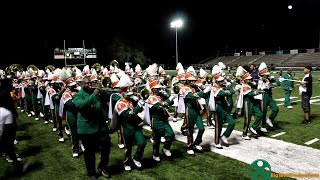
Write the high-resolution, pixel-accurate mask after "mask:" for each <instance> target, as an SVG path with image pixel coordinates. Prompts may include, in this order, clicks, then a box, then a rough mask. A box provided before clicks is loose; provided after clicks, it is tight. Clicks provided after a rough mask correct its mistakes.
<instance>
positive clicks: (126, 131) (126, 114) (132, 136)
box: [115, 74, 146, 171]
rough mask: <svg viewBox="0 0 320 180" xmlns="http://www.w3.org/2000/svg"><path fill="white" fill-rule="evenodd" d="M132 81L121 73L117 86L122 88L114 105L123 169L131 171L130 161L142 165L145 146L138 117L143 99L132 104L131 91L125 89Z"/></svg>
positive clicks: (137, 165) (140, 121) (141, 124)
mask: <svg viewBox="0 0 320 180" xmlns="http://www.w3.org/2000/svg"><path fill="white" fill-rule="evenodd" d="M132 85H133V83H132V82H131V80H130V77H129V76H128V75H126V74H124V75H122V76H121V78H120V80H119V83H118V85H117V87H119V88H121V89H122V97H123V98H121V99H119V100H118V101H117V103H116V105H115V110H116V112H117V115H118V118H117V121H120V123H121V128H122V129H123V137H124V143H125V148H126V150H125V160H124V162H123V163H124V169H125V170H126V171H131V165H130V164H131V163H132V161H133V163H134V165H135V166H136V167H137V168H138V169H140V168H141V167H142V164H141V158H142V156H143V152H144V148H145V147H146V140H145V138H144V135H143V132H142V126H143V124H144V123H143V121H142V120H141V119H140V118H139V117H138V115H137V114H138V112H139V111H141V110H142V109H143V106H144V101H141V100H140V101H139V102H138V105H137V106H135V107H134V106H133V99H132V98H130V96H132V95H133V92H132V91H127V90H128V88H129V87H131V86H132ZM134 143H135V144H136V145H137V146H138V147H137V150H136V152H135V154H134V156H133V157H132V156H131V153H132V147H133V145H134Z"/></svg>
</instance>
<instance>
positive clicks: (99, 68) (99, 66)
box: [92, 63, 101, 72]
mask: <svg viewBox="0 0 320 180" xmlns="http://www.w3.org/2000/svg"><path fill="white" fill-rule="evenodd" d="M92 68H94V69H95V70H96V71H97V72H100V70H101V65H100V64H99V63H95V64H93V65H92Z"/></svg>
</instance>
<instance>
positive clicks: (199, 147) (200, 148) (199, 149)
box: [195, 145, 203, 151]
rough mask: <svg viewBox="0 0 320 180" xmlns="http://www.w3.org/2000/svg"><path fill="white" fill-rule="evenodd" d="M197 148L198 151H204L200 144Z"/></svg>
mask: <svg viewBox="0 0 320 180" xmlns="http://www.w3.org/2000/svg"><path fill="white" fill-rule="evenodd" d="M195 148H196V149H197V150H198V151H202V150H203V149H202V147H201V146H199V145H195Z"/></svg>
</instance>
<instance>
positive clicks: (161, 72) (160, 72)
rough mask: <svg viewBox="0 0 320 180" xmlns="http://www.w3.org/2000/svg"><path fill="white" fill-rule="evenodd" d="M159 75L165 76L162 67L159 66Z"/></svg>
mask: <svg viewBox="0 0 320 180" xmlns="http://www.w3.org/2000/svg"><path fill="white" fill-rule="evenodd" d="M159 74H166V71H165V70H164V69H163V68H162V66H159Z"/></svg>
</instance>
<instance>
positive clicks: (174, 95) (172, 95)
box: [169, 94, 178, 101]
mask: <svg viewBox="0 0 320 180" xmlns="http://www.w3.org/2000/svg"><path fill="white" fill-rule="evenodd" d="M177 96H178V95H177V94H171V96H170V97H169V100H170V101H172V100H173V99H175V98H176V97H177Z"/></svg>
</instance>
